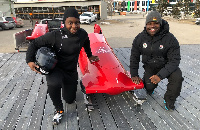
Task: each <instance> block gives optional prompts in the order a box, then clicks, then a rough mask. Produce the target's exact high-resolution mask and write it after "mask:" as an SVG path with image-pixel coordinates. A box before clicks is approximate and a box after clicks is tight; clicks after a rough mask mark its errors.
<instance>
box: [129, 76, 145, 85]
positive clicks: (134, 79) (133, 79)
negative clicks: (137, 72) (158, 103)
mask: <svg viewBox="0 0 200 130" xmlns="http://www.w3.org/2000/svg"><path fill="white" fill-rule="evenodd" d="M131 79H132V81H133V82H134V83H135V84H139V83H140V82H141V80H142V79H141V78H140V77H138V76H135V77H132V78H131Z"/></svg>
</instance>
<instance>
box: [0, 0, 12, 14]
mask: <svg viewBox="0 0 200 130" xmlns="http://www.w3.org/2000/svg"><path fill="white" fill-rule="evenodd" d="M13 2H14V0H0V17H2V16H11V15H14V13H15V11H14V4H13Z"/></svg>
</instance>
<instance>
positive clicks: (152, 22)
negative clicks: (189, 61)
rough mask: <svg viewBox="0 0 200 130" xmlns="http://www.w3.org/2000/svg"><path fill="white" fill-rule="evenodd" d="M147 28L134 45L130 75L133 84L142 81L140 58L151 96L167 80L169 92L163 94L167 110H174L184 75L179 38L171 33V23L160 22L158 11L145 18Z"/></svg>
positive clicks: (138, 36) (135, 40) (145, 84)
mask: <svg viewBox="0 0 200 130" xmlns="http://www.w3.org/2000/svg"><path fill="white" fill-rule="evenodd" d="M145 24H146V26H145V27H144V30H143V31H142V32H141V33H139V34H138V35H137V36H136V37H135V39H134V41H133V44H132V49H131V57H130V72H131V77H132V80H133V82H134V83H136V84H138V83H139V82H140V81H141V78H140V77H139V75H138V68H139V62H140V55H142V63H143V68H144V70H145V72H144V77H143V82H144V87H145V89H146V91H147V93H148V94H152V93H153V92H154V89H155V88H156V87H157V86H158V83H159V82H160V81H161V80H162V79H165V78H167V79H168V85H167V91H166V93H165V95H164V102H165V103H166V106H165V108H166V109H167V110H170V111H172V110H174V109H175V106H174V103H175V101H176V98H177V97H178V96H179V95H180V92H181V87H182V81H183V77H182V72H181V70H180V68H179V63H180V60H181V57H180V46H179V42H178V41H177V39H176V38H175V37H174V35H173V34H172V33H170V32H169V24H168V22H167V21H165V20H163V19H161V16H160V14H159V13H158V12H157V11H152V12H150V13H149V14H148V15H147V17H146V23H145Z"/></svg>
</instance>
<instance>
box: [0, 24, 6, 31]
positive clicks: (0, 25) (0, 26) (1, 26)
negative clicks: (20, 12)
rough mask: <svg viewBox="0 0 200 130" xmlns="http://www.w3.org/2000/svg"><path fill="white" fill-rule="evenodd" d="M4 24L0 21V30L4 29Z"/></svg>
mask: <svg viewBox="0 0 200 130" xmlns="http://www.w3.org/2000/svg"><path fill="white" fill-rule="evenodd" d="M5 28H6V25H5V24H4V23H3V22H0V31H2V30H4V29H5Z"/></svg>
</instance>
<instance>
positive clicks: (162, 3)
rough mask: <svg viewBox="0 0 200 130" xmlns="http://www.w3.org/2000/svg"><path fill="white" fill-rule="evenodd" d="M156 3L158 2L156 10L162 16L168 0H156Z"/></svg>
mask: <svg viewBox="0 0 200 130" xmlns="http://www.w3.org/2000/svg"><path fill="white" fill-rule="evenodd" d="M157 3H158V7H157V10H158V12H160V14H161V16H162V15H163V12H164V11H165V10H167V7H168V6H169V5H170V4H169V3H168V0H158V1H157Z"/></svg>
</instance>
